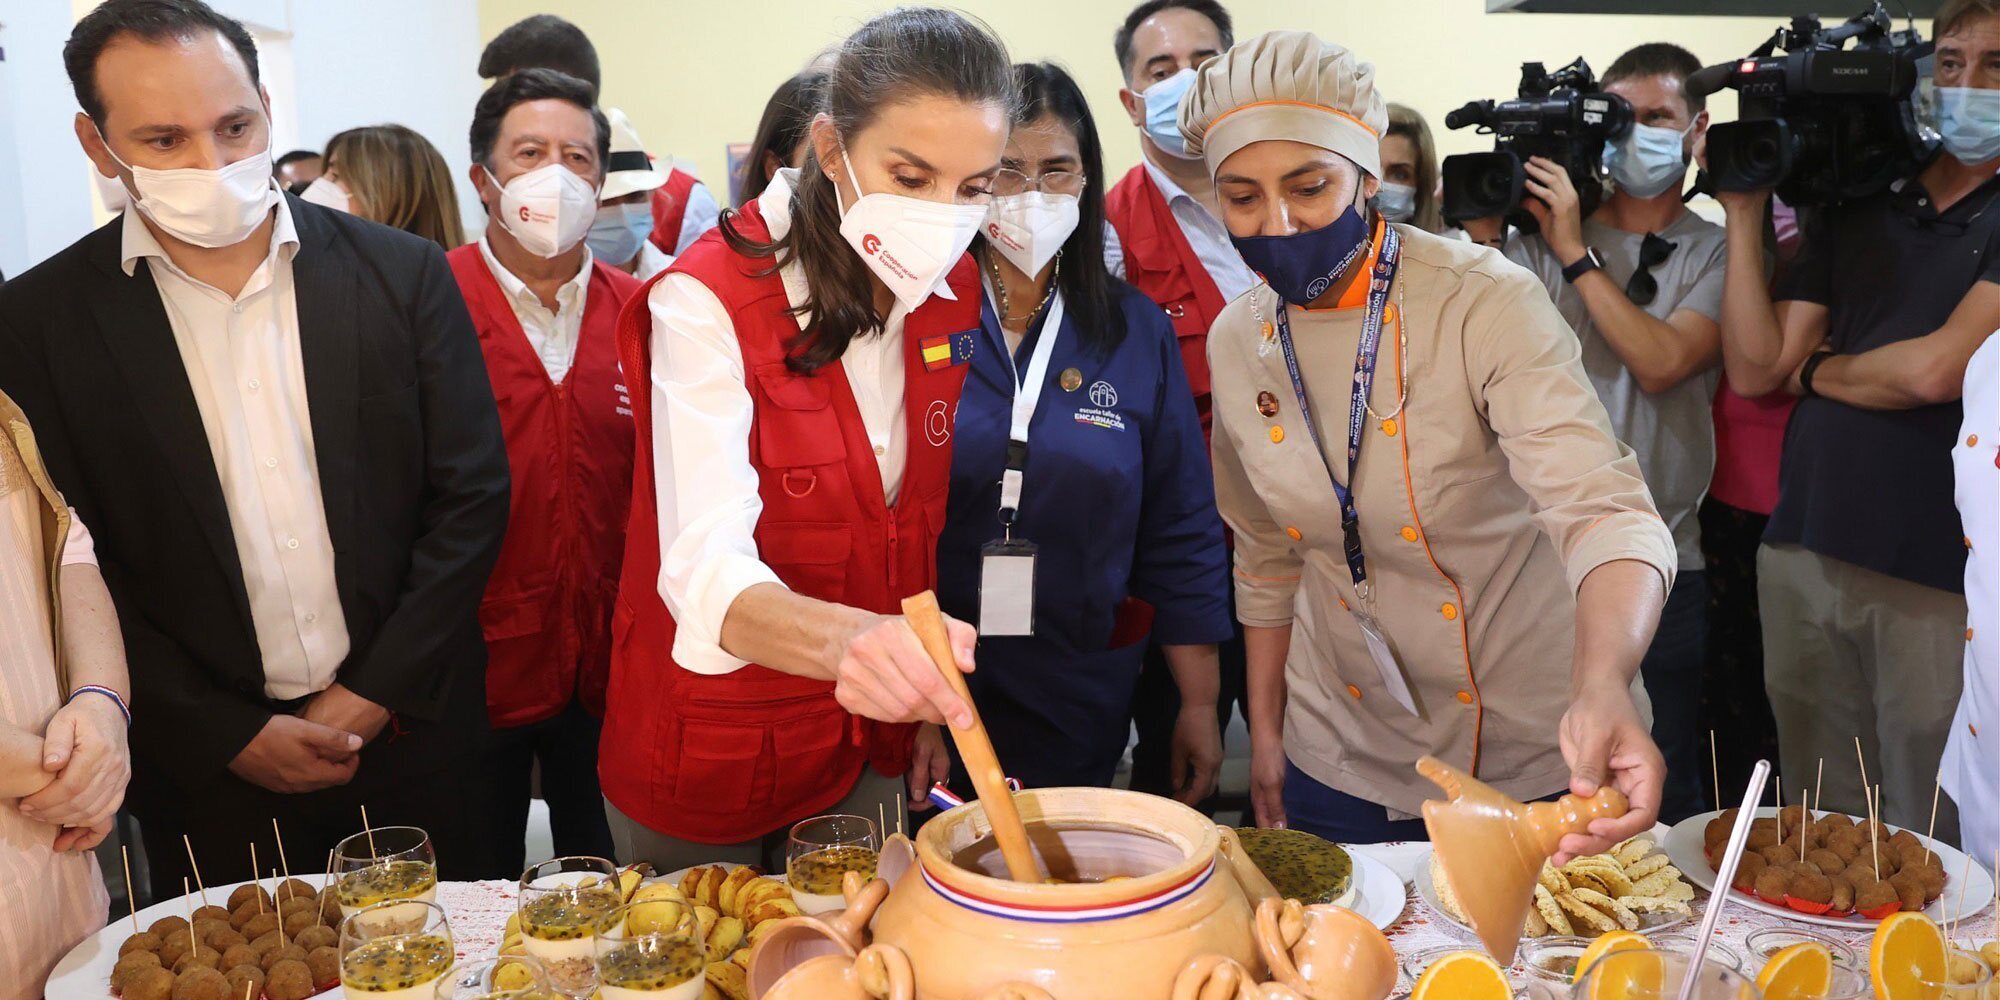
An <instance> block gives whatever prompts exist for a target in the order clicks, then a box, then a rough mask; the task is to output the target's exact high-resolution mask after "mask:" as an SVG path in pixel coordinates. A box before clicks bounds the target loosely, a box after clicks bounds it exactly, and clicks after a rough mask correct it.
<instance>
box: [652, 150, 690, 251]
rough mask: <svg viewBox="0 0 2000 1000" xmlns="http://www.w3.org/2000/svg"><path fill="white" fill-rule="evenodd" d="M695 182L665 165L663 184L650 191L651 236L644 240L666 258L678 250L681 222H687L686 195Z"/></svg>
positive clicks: (686, 174)
mask: <svg viewBox="0 0 2000 1000" xmlns="http://www.w3.org/2000/svg"><path fill="white" fill-rule="evenodd" d="M699 183H701V182H700V181H697V180H695V179H694V175H693V174H690V173H688V172H686V171H684V170H680V169H677V168H675V167H673V166H671V165H669V166H668V167H667V182H666V183H665V184H662V185H660V186H659V187H656V188H654V189H653V235H652V236H650V237H648V239H651V240H652V241H653V245H654V246H656V247H659V248H660V252H662V253H664V254H666V255H667V256H669V257H671V256H673V254H674V251H675V250H677V249H679V247H680V242H681V223H682V222H684V221H686V219H687V212H688V192H690V191H693V190H694V186H695V185H696V184H699Z"/></svg>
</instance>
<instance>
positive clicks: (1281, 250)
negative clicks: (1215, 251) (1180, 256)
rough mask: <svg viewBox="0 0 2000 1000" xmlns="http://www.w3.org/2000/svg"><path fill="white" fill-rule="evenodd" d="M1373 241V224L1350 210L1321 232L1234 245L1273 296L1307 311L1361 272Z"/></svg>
mask: <svg viewBox="0 0 2000 1000" xmlns="http://www.w3.org/2000/svg"><path fill="white" fill-rule="evenodd" d="M1368 235H1369V233H1368V220H1366V219H1363V218H1362V217H1361V210H1360V209H1358V208H1356V207H1354V206H1353V205H1349V206H1347V210H1346V211H1344V212H1342V213H1340V217H1339V218H1337V219H1334V220H1333V222H1331V223H1329V224H1328V225H1325V226H1321V227H1320V228H1318V229H1308V230H1306V231H1305V232H1302V233H1293V234H1292V235H1290V236H1231V237H1230V238H1229V242H1230V243H1232V244H1235V246H1236V252H1237V253H1239V254H1241V255H1242V256H1243V263H1245V264H1247V265H1249V266H1250V270H1252V271H1255V272H1257V273H1258V274H1260V275H1263V276H1264V281H1265V282H1266V283H1268V284H1269V285H1270V286H1271V290H1272V291H1274V292H1277V293H1278V294H1279V295H1280V296H1282V297H1283V298H1284V300H1285V301H1286V302H1290V303H1291V304H1293V305H1295V306H1307V305H1311V304H1312V301H1313V300H1314V299H1316V298H1319V297H1320V296H1321V295H1324V294H1326V290H1327V289H1329V288H1332V287H1333V283H1334V282H1335V281H1338V280H1339V279H1340V276H1341V275H1343V274H1345V273H1347V269H1348V268H1350V267H1353V266H1355V262H1357V261H1359V260H1360V259H1361V256H1362V253H1363V252H1364V251H1366V250H1367V248H1368Z"/></svg>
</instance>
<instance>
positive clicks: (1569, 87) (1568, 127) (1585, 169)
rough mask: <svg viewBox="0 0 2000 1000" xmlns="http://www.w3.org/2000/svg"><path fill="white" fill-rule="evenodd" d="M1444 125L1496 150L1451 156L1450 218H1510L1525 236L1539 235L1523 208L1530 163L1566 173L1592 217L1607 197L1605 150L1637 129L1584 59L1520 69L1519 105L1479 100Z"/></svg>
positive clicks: (1447, 181)
mask: <svg viewBox="0 0 2000 1000" xmlns="http://www.w3.org/2000/svg"><path fill="white" fill-rule="evenodd" d="M1444 124H1445V127H1446V128H1451V129H1461V128H1466V127H1468V126H1476V127H1477V128H1478V130H1479V133H1480V134H1482V135H1492V136H1493V152H1490V153H1461V154H1459V155H1457V156H1449V157H1446V158H1445V161H1444V215H1445V218H1446V219H1448V220H1450V221H1453V222H1463V221H1465V220H1467V219H1482V218H1487V217H1490V216H1496V215H1498V216H1505V217H1506V219H1507V221H1508V222H1510V223H1512V224H1513V225H1514V226H1516V227H1517V228H1519V229H1521V230H1522V231H1524V232H1534V231H1535V230H1536V229H1537V226H1536V223H1535V219H1534V216H1532V215H1529V214H1528V213H1527V211H1525V210H1524V209H1522V207H1521V197H1522V191H1523V186H1524V184H1525V182H1526V181H1527V178H1528V173H1527V169H1526V166H1525V165H1526V163H1527V161H1528V159H1529V158H1530V157H1535V156H1541V157H1546V158H1547V159H1550V160H1553V161H1555V162H1556V163H1557V164H1559V165H1560V166H1561V167H1562V168H1563V169H1564V170H1565V171H1567V172H1568V173H1569V177H1570V181H1571V182H1572V183H1574V184H1575V185H1576V190H1577V195H1578V196H1579V198H1580V199H1581V201H1582V209H1583V214H1584V215H1586V216H1588V215H1589V214H1590V213H1591V212H1593V211H1596V210H1597V203H1598V200H1599V199H1600V198H1602V197H1603V195H1604V187H1603V181H1602V177H1603V173H1604V144H1605V143H1606V142H1608V141H1611V140H1615V139H1618V138H1621V137H1623V136H1624V135H1625V133H1627V132H1629V131H1631V130H1632V105H1630V104H1628V103H1626V101H1625V99H1624V98H1622V97H1619V96H1618V95H1616V94H1608V93H1604V92H1603V91H1601V90H1599V89H1598V86H1597V77H1596V75H1595V74H1593V73H1592V72H1591V71H1590V64H1588V63H1586V62H1584V61H1583V60H1582V59H1578V60H1576V61H1575V62H1573V63H1570V64H1569V65H1567V66H1564V67H1563V68H1561V69H1558V70H1556V71H1555V72H1553V73H1551V72H1549V71H1547V70H1546V69H1544V68H1543V66H1542V64H1541V63H1537V62H1531V63H1523V64H1522V65H1521V86H1520V91H1519V93H1518V96H1516V97H1515V99H1513V100H1511V101H1473V102H1471V103H1469V104H1467V105H1465V106H1464V107H1462V108H1459V109H1458V110H1456V111H1453V112H1451V113H1450V114H1447V115H1445V117H1444Z"/></svg>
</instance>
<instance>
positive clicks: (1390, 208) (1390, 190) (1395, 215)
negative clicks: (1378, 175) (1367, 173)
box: [1375, 181, 1417, 222]
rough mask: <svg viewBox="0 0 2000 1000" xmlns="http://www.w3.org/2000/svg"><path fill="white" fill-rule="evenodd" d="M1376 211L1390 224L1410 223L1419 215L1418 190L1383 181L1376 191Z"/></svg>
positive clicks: (1406, 185)
mask: <svg viewBox="0 0 2000 1000" xmlns="http://www.w3.org/2000/svg"><path fill="white" fill-rule="evenodd" d="M1375 210H1376V211H1378V212H1380V213H1382V217H1383V218H1385V219H1388V220H1389V221H1390V222H1408V221H1410V220H1411V219H1412V218H1414V217H1415V216H1416V214H1417V189H1416V188H1413V187H1411V186H1410V185H1408V184H1393V183H1390V182H1389V181H1383V182H1382V186H1381V187H1380V188H1377V189H1376V191H1375Z"/></svg>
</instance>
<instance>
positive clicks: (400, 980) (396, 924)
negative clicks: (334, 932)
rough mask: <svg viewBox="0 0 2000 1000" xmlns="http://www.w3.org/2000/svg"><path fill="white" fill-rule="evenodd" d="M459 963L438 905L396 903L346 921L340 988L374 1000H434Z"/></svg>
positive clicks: (364, 911) (343, 923)
mask: <svg viewBox="0 0 2000 1000" xmlns="http://www.w3.org/2000/svg"><path fill="white" fill-rule="evenodd" d="M457 960H458V954H457V952H456V951H454V950H453V946H452V939H451V924H450V922H449V921H447V920H446V919H445V916H444V909H443V908H442V907H440V906H438V905H437V904H436V903H427V902H418V901H416V900H390V901H388V902H384V903H376V904H375V905H373V906H364V907H362V908H361V909H359V910H356V911H354V912H353V913H352V914H349V915H348V916H347V918H346V919H344V920H342V921H341V922H340V985H341V987H342V989H344V990H345V991H346V993H347V995H348V996H350V997H366V998H368V1000H434V998H435V997H436V996H437V984H438V982H439V981H440V980H442V979H444V978H445V976H446V974H447V973H449V972H450V971H451V967H452V964H453V963H454V962H456V961H457Z"/></svg>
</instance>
